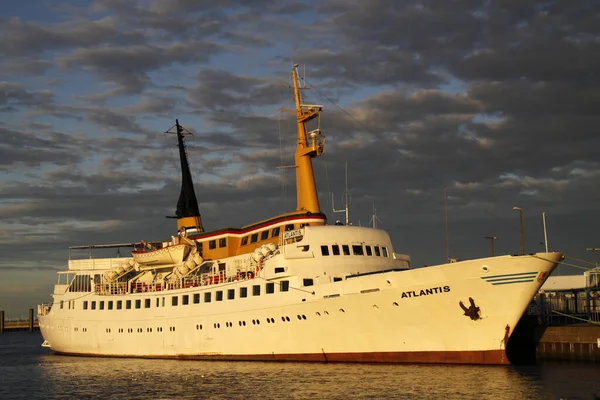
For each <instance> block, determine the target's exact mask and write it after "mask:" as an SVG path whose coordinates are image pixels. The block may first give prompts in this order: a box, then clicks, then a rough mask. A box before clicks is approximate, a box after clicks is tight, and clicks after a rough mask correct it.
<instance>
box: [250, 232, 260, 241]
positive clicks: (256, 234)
mask: <svg viewBox="0 0 600 400" xmlns="http://www.w3.org/2000/svg"><path fill="white" fill-rule="evenodd" d="M256 241H258V233H253V234H252V236H250V243H254V242H256Z"/></svg>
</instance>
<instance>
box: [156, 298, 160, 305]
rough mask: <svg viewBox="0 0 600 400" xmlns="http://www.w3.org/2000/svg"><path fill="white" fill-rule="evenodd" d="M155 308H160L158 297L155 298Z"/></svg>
mask: <svg viewBox="0 0 600 400" xmlns="http://www.w3.org/2000/svg"><path fill="white" fill-rule="evenodd" d="M156 307H160V297H157V298H156Z"/></svg>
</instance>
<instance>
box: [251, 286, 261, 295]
mask: <svg viewBox="0 0 600 400" xmlns="http://www.w3.org/2000/svg"><path fill="white" fill-rule="evenodd" d="M252 296H260V285H253V286H252Z"/></svg>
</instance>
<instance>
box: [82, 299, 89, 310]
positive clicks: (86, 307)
mask: <svg viewBox="0 0 600 400" xmlns="http://www.w3.org/2000/svg"><path fill="white" fill-rule="evenodd" d="M83 309H84V310H87V309H88V302H87V300H86V301H84V302H83Z"/></svg>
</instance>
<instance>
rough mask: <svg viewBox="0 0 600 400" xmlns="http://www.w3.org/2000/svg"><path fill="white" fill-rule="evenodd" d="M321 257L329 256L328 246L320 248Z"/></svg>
mask: <svg viewBox="0 0 600 400" xmlns="http://www.w3.org/2000/svg"><path fill="white" fill-rule="evenodd" d="M321 255H322V256H328V255H329V246H326V245H323V246H321Z"/></svg>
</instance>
